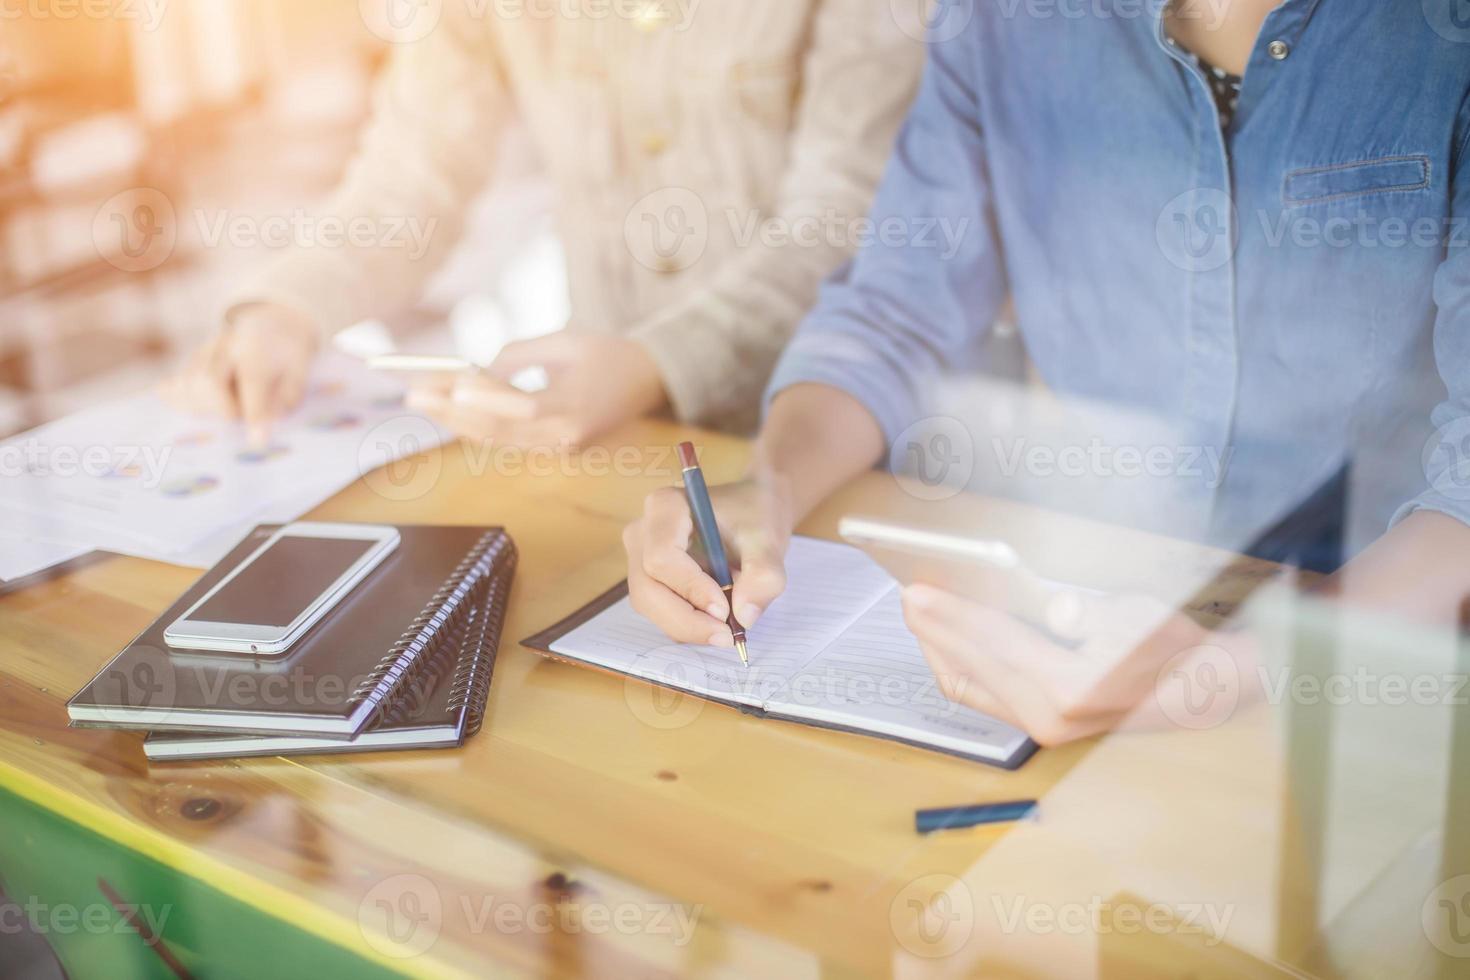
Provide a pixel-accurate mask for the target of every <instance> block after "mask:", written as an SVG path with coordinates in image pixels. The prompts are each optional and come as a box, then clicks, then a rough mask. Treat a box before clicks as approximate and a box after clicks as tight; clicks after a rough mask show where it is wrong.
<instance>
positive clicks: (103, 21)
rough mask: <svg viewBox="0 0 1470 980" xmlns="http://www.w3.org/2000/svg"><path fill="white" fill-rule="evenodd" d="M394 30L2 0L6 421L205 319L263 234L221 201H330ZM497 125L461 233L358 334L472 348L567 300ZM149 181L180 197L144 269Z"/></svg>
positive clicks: (81, 387) (42, 415)
mask: <svg viewBox="0 0 1470 980" xmlns="http://www.w3.org/2000/svg"><path fill="white" fill-rule="evenodd" d="M389 48H390V45H388V44H387V43H385V42H384V41H382V40H381V39H379V38H378V37H376V36H375V35H374V34H373V33H372V32H371V31H369V30H368V29H367V27H366V26H365V25H364V23H363V20H362V17H361V16H360V13H359V6H358V3H357V0H12V2H8V3H5V4H0V438H3V437H5V436H6V435H10V434H12V433H15V432H18V431H21V430H23V429H26V428H29V427H31V426H34V425H37V424H40V423H42V422H45V421H47V420H49V419H52V418H56V417H58V416H61V415H64V414H67V413H69V412H71V411H75V410H76V409H78V408H80V407H84V406H87V405H92V404H96V403H98V402H101V401H104V400H106V399H108V398H112V397H116V396H118V395H122V394H126V393H130V392H134V391H137V390H139V389H140V388H143V387H146V386H148V385H151V384H153V383H155V382H156V381H158V380H160V379H161V378H163V377H164V376H165V375H166V374H167V373H168V371H169V370H170V369H171V367H172V365H173V364H174V363H176V362H177V360H178V359H179V358H180V357H181V356H182V355H183V354H184V353H186V352H187V351H188V350H189V349H190V348H192V347H193V346H194V345H196V344H197V343H199V342H200V341H201V340H202V339H203V338H204V337H205V336H206V335H207V334H208V332H209V331H211V330H213V329H214V328H215V327H216V325H217V324H216V323H214V322H212V321H211V320H210V314H211V312H212V311H214V310H216V309H217V303H218V298H219V296H220V294H221V293H222V291H223V290H224V289H225V287H227V286H228V284H230V283H231V282H232V281H233V280H234V279H236V278H237V277H239V276H240V275H242V273H243V272H245V271H247V270H249V269H250V268H251V266H252V264H255V263H259V262H262V261H263V260H264V259H266V258H268V257H269V247H268V246H267V245H264V244H256V245H253V247H233V246H232V245H231V244H230V242H229V238H230V236H228V235H225V236H222V237H220V238H216V236H214V235H211V234H209V229H210V224H211V222H212V221H214V220H217V218H218V216H230V215H238V214H247V215H250V216H252V217H256V218H262V217H266V216H275V215H280V216H286V217H289V216H290V215H291V214H292V213H293V212H295V211H296V209H298V208H306V209H309V208H310V207H311V205H312V204H313V203H314V202H317V201H319V200H321V199H322V198H323V197H324V196H325V195H326V194H327V192H329V191H330V189H331V188H332V186H333V185H334V183H335V182H336V180H337V179H338V177H339V176H340V175H341V173H342V171H343V169H344V168H345V166H346V164H347V162H348V160H349V158H350V156H351V153H352V151H353V148H354V146H355V143H356V139H357V133H358V130H359V127H360V126H361V124H362V123H363V121H364V120H365V118H366V116H367V114H368V111H369V107H370V100H371V93H372V81H373V78H374V76H375V74H376V73H377V72H378V71H379V70H380V69H381V67H382V65H383V63H384V62H385V60H386V59H387V57H388V56H389ZM487 138H489V137H487ZM501 139H503V140H504V141H505V143H506V144H508V145H505V146H504V147H503V148H502V149H501V151H500V152H501V153H502V154H503V156H502V158H501V159H502V162H501V164H500V172H499V173H497V175H496V176H495V178H494V180H493V183H494V185H495V187H496V191H495V193H494V194H487V195H485V196H484V197H483V198H482V199H481V200H479V201H477V202H476V203H475V204H474V205H473V208H472V211H473V215H472V220H471V221H470V224H469V229H468V231H467V233H466V235H465V238H464V239H463V241H462V242H461V244H460V246H459V250H458V252H457V253H456V254H455V256H453V257H452V258H451V260H450V261H449V263H448V264H447V266H446V267H445V268H444V269H442V270H441V271H440V274H439V275H438V277H437V278H436V280H435V281H434V282H433V283H432V284H431V286H430V287H429V289H428V290H427V292H426V294H425V295H424V297H423V299H422V301H421V302H420V303H419V304H418V305H417V306H416V307H415V308H414V309H410V310H404V311H397V312H395V313H394V314H393V315H392V317H391V318H390V319H389V320H388V322H386V323H383V324H374V325H364V326H363V327H361V328H359V329H358V330H356V331H354V333H355V334H357V335H358V338H357V339H358V340H359V341H365V342H366V343H367V344H368V345H369V346H376V345H380V344H381V343H383V340H382V337H381V336H380V335H381V334H382V333H383V331H385V330H386V331H387V332H388V333H390V334H392V335H394V336H395V337H396V338H397V341H398V342H399V343H400V344H401V345H404V346H412V347H413V348H414V349H415V350H429V349H445V348H449V347H454V346H458V347H459V348H460V349H461V350H462V351H465V352H466V353H470V354H472V355H474V354H476V353H477V352H476V351H475V350H474V349H473V348H474V346H475V343H476V339H477V340H478V342H479V343H480V344H482V345H483V344H485V343H494V344H497V345H498V344H499V343H502V342H503V341H504V339H506V337H507V336H524V335H528V334H535V333H541V332H545V331H546V330H549V329H554V328H555V327H557V326H560V325H561V323H562V322H563V321H564V319H565V308H566V300H565V281H564V273H563V272H562V263H561V259H560V253H559V249H558V246H557V244H556V240H555V238H554V236H553V233H552V231H551V218H550V201H549V192H548V191H547V189H546V185H545V183H544V182H543V181H542V179H541V177H540V174H539V166H538V164H537V162H536V160H535V159H534V158H533V154H532V152H531V150H530V149H529V144H528V141H527V140H525V139H524V137H523V134H521V133H520V132H519V131H515V130H513V131H512V132H510V133H509V134H508V135H506V136H504V137H501ZM140 189H151V190H152V191H157V192H161V193H162V194H163V195H164V196H165V197H166V198H167V199H168V200H169V201H170V202H171V203H172V205H173V207H174V209H175V214H176V217H177V220H176V222H175V223H176V225H177V241H176V243H175V244H174V247H173V249H172V251H171V252H170V253H169V255H168V258H167V259H166V260H165V261H163V262H161V263H159V264H157V265H156V267H153V268H140V267H139V266H140V265H141V266H150V265H152V264H153V263H151V262H142V263H139V262H136V261H132V260H131V259H130V257H129V255H128V253H127V242H126V239H125V237H124V235H123V234H122V229H119V228H112V227H109V220H108V219H110V218H117V217H118V216H119V210H120V209H119V208H118V207H117V202H118V201H119V200H120V198H119V195H122V198H121V200H123V201H129V200H131V199H132V197H136V195H137V194H139V193H140ZM142 192H145V193H147V192H148V191H146V190H144V191H142ZM130 196H132V197H130ZM121 210H123V211H126V212H127V213H133V211H134V210H135V209H134V208H133V207H132V206H131V205H129V206H128V207H127V208H124V209H121ZM242 244H243V243H242ZM456 338H458V339H459V340H460V343H458V344H456V343H455V340H456ZM466 348H469V349H468V350H466ZM479 353H480V354H481V356H485V353H484V352H479ZM489 353H491V354H493V351H491V352H489Z"/></svg>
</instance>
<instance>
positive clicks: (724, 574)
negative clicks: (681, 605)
mask: <svg viewBox="0 0 1470 980" xmlns="http://www.w3.org/2000/svg"><path fill="white" fill-rule="evenodd" d="M679 466H680V467H682V468H683V471H684V495H685V496H686V497H688V498H689V513H690V514H691V515H692V516H693V518H694V529H695V530H696V531H698V532H699V540H700V541H701V542H702V543H703V544H704V553H705V554H706V555H708V556H709V565H710V573H711V574H712V575H714V577H715V582H716V584H718V585H719V587H720V590H721V591H722V592H724V593H725V603H726V606H727V607H728V609H729V610H730V614H729V616H728V617H727V618H726V619H725V625H727V626H729V627H730V636H731V637H733V638H734V640H735V649H736V650H738V651H740V662H741V663H743V664H744V665H745V666H747V667H749V666H750V652H749V650H748V649H747V648H746V643H745V627H744V626H741V625H740V620H739V619H737V618H736V616H735V578H734V576H732V575H731V574H730V562H729V560H728V559H727V558H726V557H725V540H724V538H722V537H721V536H720V525H719V522H717V521H716V520H715V508H714V505H713V504H711V503H710V499H709V487H707V486H706V485H705V482H704V473H703V471H701V470H700V468H699V457H698V456H697V455H696V454H695V452H694V443H692V442H681V443H679Z"/></svg>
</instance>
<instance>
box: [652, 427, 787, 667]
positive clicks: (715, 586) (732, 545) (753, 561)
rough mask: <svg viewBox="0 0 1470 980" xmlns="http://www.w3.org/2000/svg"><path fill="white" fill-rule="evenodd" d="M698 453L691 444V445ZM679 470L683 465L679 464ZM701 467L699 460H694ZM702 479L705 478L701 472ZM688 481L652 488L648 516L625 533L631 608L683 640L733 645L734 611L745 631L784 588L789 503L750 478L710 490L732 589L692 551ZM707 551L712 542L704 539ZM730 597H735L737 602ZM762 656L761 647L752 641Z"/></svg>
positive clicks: (752, 649) (755, 653)
mask: <svg viewBox="0 0 1470 980" xmlns="http://www.w3.org/2000/svg"><path fill="white" fill-rule="evenodd" d="M687 453H688V456H689V458H690V459H691V460H692V461H694V462H696V464H697V460H694V459H693V450H692V448H691V449H689V450H688V451H687ZM681 468H682V467H681ZM696 470H697V466H696ZM698 479H699V480H702V479H703V474H702V473H701V474H700V476H699V478H698ZM684 483H685V486H684V487H679V486H669V487H664V488H663V489H661V490H657V491H655V492H654V493H653V494H651V495H649V497H648V498H647V499H646V500H645V502H644V510H643V516H642V517H640V518H639V519H638V520H637V521H636V522H634V523H633V524H631V525H629V526H628V528H627V530H626V531H625V532H624V535H623V543H624V545H625V546H626V548H627V550H628V595H629V598H630V599H631V600H632V603H633V608H634V609H636V610H638V612H640V613H641V614H643V615H644V616H646V617H648V618H649V619H651V620H653V622H654V623H656V624H657V625H658V626H659V628H660V629H662V630H663V631H664V632H665V633H667V634H668V635H669V637H670V638H671V639H673V640H675V641H676V642H679V643H697V644H702V645H709V646H722V647H726V648H732V649H733V648H734V647H735V643H734V635H733V632H732V627H730V626H729V625H728V620H729V619H730V618H731V616H732V614H733V617H734V619H735V621H736V622H737V623H739V624H740V625H741V626H742V627H744V628H745V629H746V630H749V629H750V627H751V625H752V624H753V623H755V621H756V620H757V619H758V618H759V617H760V615H761V614H762V613H763V612H764V611H765V610H766V609H767V608H769V606H770V604H771V603H772V602H773V601H774V600H775V598H776V597H777V596H778V595H780V594H781V592H782V590H784V589H785V587H786V571H785V555H786V546H787V543H788V541H789V540H790V537H791V526H792V522H791V519H790V516H789V515H790V513H791V508H790V507H789V505H788V504H787V502H786V499H785V496H784V495H783V494H781V493H780V492H779V488H776V487H772V486H771V485H769V484H768V483H767V482H766V481H763V480H755V479H750V480H745V481H742V482H739V483H726V484H722V485H719V486H715V487H713V488H708V497H709V500H710V504H711V507H710V509H711V511H712V512H713V514H714V515H715V517H716V519H717V525H718V526H717V528H715V529H714V531H713V532H712V534H714V533H718V534H719V537H718V538H717V540H719V541H720V546H721V551H723V552H724V553H725V554H726V556H727V561H726V569H727V571H728V572H729V573H730V575H731V580H732V581H733V588H732V589H731V591H730V593H729V594H728V595H727V594H726V592H725V589H724V587H723V586H722V584H721V583H720V582H718V581H716V579H715V578H714V577H713V576H712V575H711V574H710V571H713V570H714V569H713V568H711V569H709V570H706V569H705V568H701V567H700V564H699V563H698V562H697V561H695V559H694V558H693V556H691V555H690V554H689V546H690V544H691V542H692V541H693V540H694V536H695V535H696V534H697V533H699V532H698V530H697V528H696V524H695V517H694V512H693V510H692V509H691V507H690V503H689V497H688V495H687V486H688V477H687V476H686V477H685V480H684ZM705 551H706V553H709V552H710V548H709V547H708V545H707V544H706V546H705ZM732 600H733V603H732ZM748 650H749V654H750V655H751V656H753V657H754V658H755V660H756V661H757V662H758V661H759V659H760V651H759V649H758V648H755V647H749V646H748Z"/></svg>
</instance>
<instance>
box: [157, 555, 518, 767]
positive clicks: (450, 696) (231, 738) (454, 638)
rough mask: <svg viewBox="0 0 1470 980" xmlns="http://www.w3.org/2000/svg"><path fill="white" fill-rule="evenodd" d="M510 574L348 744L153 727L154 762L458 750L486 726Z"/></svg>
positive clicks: (490, 582) (487, 583)
mask: <svg viewBox="0 0 1470 980" xmlns="http://www.w3.org/2000/svg"><path fill="white" fill-rule="evenodd" d="M510 586H511V576H509V575H495V576H487V577H486V578H483V579H481V580H480V585H479V586H477V587H476V589H475V591H474V593H473V594H472V596H471V601H470V604H469V606H468V607H467V610H466V612H465V614H464V616H463V617H461V618H460V620H459V622H458V623H457V624H456V625H455V626H454V627H452V629H451V631H450V632H449V633H448V634H447V636H446V639H445V642H443V643H439V644H436V645H435V647H434V651H433V653H431V654H430V655H429V656H428V657H427V658H425V659H424V660H422V661H420V662H419V665H418V666H416V667H415V669H414V670H413V671H412V672H411V673H410V675H409V676H408V677H407V678H406V679H405V680H404V682H403V683H402V684H401V685H400V686H399V690H398V692H397V693H396V694H395V695H394V697H393V700H392V702H391V703H390V704H388V705H386V706H385V707H384V709H383V711H382V712H381V713H380V714H379V716H378V717H377V718H376V719H374V720H372V721H370V722H369V723H368V725H367V727H366V728H365V729H364V730H363V732H362V734H361V735H358V736H357V737H356V738H354V739H352V740H351V741H349V742H342V741H339V740H337V739H330V738H321V737H319V736H313V735H211V734H200V733H194V732H154V733H152V734H150V735H149V736H148V738H146V739H145V740H144V741H143V753H144V754H145V755H146V756H147V757H148V758H149V759H150V760H151V761H155V762H169V761H173V762H182V761H188V760H197V759H225V758H239V757H243V756H257V755H314V754H320V753H339V752H382V751H387V750H391V749H439V748H456V747H458V746H460V745H463V744H464V741H465V739H467V738H469V737H470V736H472V735H474V734H475V733H476V732H478V731H479V730H480V725H481V723H482V722H483V721H484V718H485V701H486V699H487V698H488V697H489V694H490V677H491V675H492V674H493V672H494V670H495V652H496V648H497V647H498V646H499V645H500V625H501V623H502V622H503V621H504V619H505V604H506V601H507V600H508V599H509V597H510Z"/></svg>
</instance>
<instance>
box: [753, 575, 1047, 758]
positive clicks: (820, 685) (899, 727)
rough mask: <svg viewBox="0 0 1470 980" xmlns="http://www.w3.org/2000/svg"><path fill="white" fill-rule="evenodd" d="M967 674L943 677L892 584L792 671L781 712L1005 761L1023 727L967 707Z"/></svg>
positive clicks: (773, 703)
mask: <svg viewBox="0 0 1470 980" xmlns="http://www.w3.org/2000/svg"><path fill="white" fill-rule="evenodd" d="M963 684H964V680H963V679H960V678H938V677H936V676H935V674H934V672H933V671H932V670H931V669H930V668H929V662H928V661H927V660H925V659H924V654H923V651H921V650H920V649H919V641H918V640H916V639H915V638H914V635H913V634H912V633H910V632H909V629H908V627H907V626H906V625H905V624H904V621H903V603H902V601H901V599H900V597H899V593H898V589H897V587H896V583H895V587H893V588H891V589H890V590H889V591H888V592H886V593H885V594H884V595H883V596H882V597H881V598H880V599H879V600H878V601H877V602H876V603H875V604H874V605H873V606H871V607H870V608H869V609H868V610H867V611H865V612H864V613H863V615H862V616H860V617H858V619H857V620H856V621H855V622H854V623H853V624H852V625H851V626H849V627H848V628H847V629H846V630H844V631H843V633H842V634H841V635H840V636H838V637H837V638H836V639H835V640H833V641H832V643H830V644H829V645H828V646H827V647H826V648H825V649H823V650H821V651H820V652H818V654H817V655H816V656H815V657H814V658H813V659H812V660H811V661H810V662H808V663H807V665H806V666H805V667H804V668H803V669H802V670H801V672H800V673H799V674H797V675H796V676H794V677H793V679H792V682H791V684H790V686H789V687H788V689H787V691H786V693H785V696H784V697H782V698H772V699H771V700H770V702H769V703H768V704H767V706H766V707H767V709H768V710H769V711H770V712H771V713H772V714H776V715H781V716H783V717H788V718H796V719H801V720H807V721H814V722H820V723H823V724H830V725H838V726H841V727H844V728H856V729H860V730H863V731H872V732H876V733H882V734H885V735H892V736H895V737H897V738H902V739H905V740H907V741H912V742H921V743H924V744H928V745H934V746H936V747H939V748H944V749H949V750H951V751H955V752H962V753H965V754H967V755H981V756H985V757H987V758H993V759H996V760H998V761H1005V760H1007V759H1009V758H1010V757H1011V756H1012V755H1014V754H1015V753H1016V752H1017V751H1019V750H1020V749H1021V748H1022V747H1023V746H1024V744H1025V742H1026V735H1025V733H1024V732H1021V731H1018V730H1017V729H1015V728H1012V727H1010V726H1009V725H1006V724H1004V723H1002V722H999V721H997V720H995V719H994V718H991V717H990V716H989V715H984V714H981V713H980V712H978V711H975V710H974V709H972V708H967V707H965V706H964V705H962V704H959V703H958V702H957V701H953V700H951V699H950V695H955V696H958V695H959V694H961V693H963Z"/></svg>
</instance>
